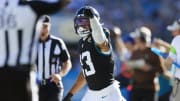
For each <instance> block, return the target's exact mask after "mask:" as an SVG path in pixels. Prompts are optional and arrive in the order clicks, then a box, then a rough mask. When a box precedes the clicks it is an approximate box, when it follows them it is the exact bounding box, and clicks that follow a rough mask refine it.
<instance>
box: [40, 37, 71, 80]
mask: <svg viewBox="0 0 180 101" xmlns="http://www.w3.org/2000/svg"><path fill="white" fill-rule="evenodd" d="M68 59H70V55H69V52H68V50H67V48H66V45H65V43H64V41H63V40H62V39H60V38H57V37H55V36H52V35H50V36H48V38H47V40H46V41H44V42H41V41H40V42H39V44H38V60H37V71H38V78H39V79H49V78H50V76H51V75H52V74H55V73H59V71H60V70H61V64H62V63H63V62H65V61H67V60H68Z"/></svg>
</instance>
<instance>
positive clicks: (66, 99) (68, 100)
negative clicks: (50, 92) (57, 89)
mask: <svg viewBox="0 0 180 101" xmlns="http://www.w3.org/2000/svg"><path fill="white" fill-rule="evenodd" d="M72 96H73V94H72V93H68V94H67V95H66V96H65V97H64V99H63V101H72V100H71V98H72Z"/></svg>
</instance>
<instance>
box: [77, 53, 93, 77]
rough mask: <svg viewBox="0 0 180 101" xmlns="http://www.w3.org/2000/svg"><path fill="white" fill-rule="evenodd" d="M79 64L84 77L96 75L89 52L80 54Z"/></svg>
mask: <svg viewBox="0 0 180 101" xmlns="http://www.w3.org/2000/svg"><path fill="white" fill-rule="evenodd" d="M80 62H81V65H82V66H83V68H84V71H85V74H86V76H91V75H93V74H95V73H96V71H95V69H94V65H93V63H92V60H91V54H90V52H89V51H85V52H82V54H81V55H80Z"/></svg>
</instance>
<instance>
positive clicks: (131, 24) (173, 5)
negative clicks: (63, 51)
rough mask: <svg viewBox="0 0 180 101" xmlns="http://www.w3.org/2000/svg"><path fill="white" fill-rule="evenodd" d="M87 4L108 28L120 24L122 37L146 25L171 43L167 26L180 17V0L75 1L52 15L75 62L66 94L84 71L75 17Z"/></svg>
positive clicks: (55, 28) (55, 29) (65, 81)
mask: <svg viewBox="0 0 180 101" xmlns="http://www.w3.org/2000/svg"><path fill="white" fill-rule="evenodd" d="M46 1H49V2H53V1H56V0H46ZM84 5H91V6H93V7H95V8H96V9H97V10H98V11H99V13H100V16H101V22H102V23H104V27H108V28H113V27H114V26H118V27H120V28H121V30H122V36H124V35H127V34H129V33H130V32H132V31H134V30H135V29H136V28H137V27H140V26H146V27H148V28H150V29H151V31H152V36H153V37H157V38H160V39H162V40H164V41H167V42H171V40H172V35H171V32H169V31H167V29H166V27H167V25H169V24H172V23H173V21H174V20H177V19H178V18H180V0H72V2H71V3H70V4H69V5H68V6H67V7H66V8H64V9H63V10H62V11H59V12H58V13H57V14H55V15H50V16H51V18H52V29H51V34H53V35H55V36H58V37H61V38H62V39H63V40H64V41H65V43H66V45H67V47H68V50H69V52H70V54H71V59H72V64H73V67H72V70H71V71H70V72H69V74H68V75H67V76H66V77H64V78H63V84H64V95H66V94H67V92H68V91H69V89H70V88H71V87H72V85H73V84H74V82H75V80H76V78H77V76H78V74H79V73H80V70H81V67H80V64H79V54H78V49H77V47H78V40H79V37H78V36H77V35H76V34H75V32H74V26H73V19H74V16H75V12H76V10H77V9H79V8H80V7H81V6H84ZM112 43H113V40H112ZM113 50H114V54H117V52H116V48H113ZM118 56H119V55H115V57H114V58H115V60H116V68H115V76H117V75H118V74H119V73H120V68H121V61H120V59H119V57H118ZM85 91H86V87H85V88H84V89H82V90H81V91H80V92H79V93H78V94H76V95H75V96H74V97H73V101H80V99H81V98H82V96H83V95H84V93H85Z"/></svg>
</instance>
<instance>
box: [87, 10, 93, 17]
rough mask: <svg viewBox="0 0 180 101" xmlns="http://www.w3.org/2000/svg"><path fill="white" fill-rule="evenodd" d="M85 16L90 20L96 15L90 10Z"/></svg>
mask: <svg viewBox="0 0 180 101" xmlns="http://www.w3.org/2000/svg"><path fill="white" fill-rule="evenodd" d="M85 14H86V15H87V16H88V17H89V18H93V17H94V13H93V11H91V10H90V9H87V10H86V11H85Z"/></svg>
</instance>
